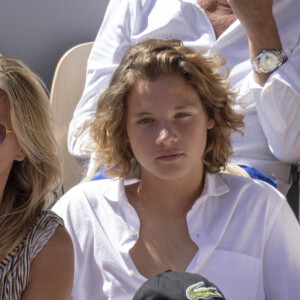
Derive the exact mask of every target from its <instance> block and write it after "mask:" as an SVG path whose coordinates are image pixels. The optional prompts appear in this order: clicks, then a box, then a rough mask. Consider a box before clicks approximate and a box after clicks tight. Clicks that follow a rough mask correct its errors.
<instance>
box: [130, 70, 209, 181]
mask: <svg viewBox="0 0 300 300" xmlns="http://www.w3.org/2000/svg"><path fill="white" fill-rule="evenodd" d="M127 99H128V102H127V103H128V104H127V105H128V114H127V120H126V129H127V134H128V140H129V143H130V145H131V148H132V151H133V153H134V156H135V158H136V159H137V161H138V162H139V164H140V168H141V174H142V177H143V176H144V175H145V174H147V173H148V174H151V175H152V176H155V177H158V178H161V179H164V180H176V179H181V178H184V177H187V178H188V176H198V175H200V174H201V175H202V171H203V163H202V160H201V158H202V155H203V152H204V150H205V146H206V137H207V130H208V129H211V128H212V127H213V126H214V120H212V119H208V117H207V115H206V113H205V111H204V109H203V106H202V104H201V102H200V99H199V97H198V94H197V92H196V91H195V89H194V88H193V87H192V86H191V85H189V84H187V83H186V81H185V80H184V79H183V78H182V77H181V76H179V75H170V76H166V77H162V78H160V79H157V80H155V81H143V80H140V81H138V82H137V83H136V85H135V86H134V87H133V89H132V90H131V92H130V93H129V95H128V98H127Z"/></svg>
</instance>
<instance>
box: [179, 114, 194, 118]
mask: <svg viewBox="0 0 300 300" xmlns="http://www.w3.org/2000/svg"><path fill="white" fill-rule="evenodd" d="M190 115H191V114H188V113H179V114H176V116H175V118H185V117H188V116H190Z"/></svg>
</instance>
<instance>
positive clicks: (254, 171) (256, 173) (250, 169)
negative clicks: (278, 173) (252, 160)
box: [239, 165, 277, 188]
mask: <svg viewBox="0 0 300 300" xmlns="http://www.w3.org/2000/svg"><path fill="white" fill-rule="evenodd" d="M239 166H240V167H241V168H243V169H244V170H245V171H246V172H247V173H248V174H249V175H250V177H251V178H254V179H260V180H263V181H265V182H267V183H269V184H271V185H272V186H274V187H276V188H277V180H276V179H274V178H271V177H269V176H268V175H266V174H265V173H263V172H261V171H259V170H258V169H256V168H254V167H249V166H244V165H239Z"/></svg>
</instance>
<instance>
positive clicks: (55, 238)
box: [22, 213, 74, 300]
mask: <svg viewBox="0 0 300 300" xmlns="http://www.w3.org/2000/svg"><path fill="white" fill-rule="evenodd" d="M53 214H54V213H53ZM73 273H74V250H73V243H72V240H71V237H70V235H69V233H68V232H67V230H66V229H65V228H64V227H63V226H60V225H59V226H57V227H56V229H55V231H54V233H53V234H52V235H51V237H50V239H49V240H47V242H46V244H45V245H44V247H43V248H42V250H41V251H40V252H39V253H38V255H36V257H35V258H34V259H33V261H32V262H31V265H30V275H29V285H28V287H27V289H26V290H25V292H24V293H23V295H22V299H24V300H25V299H38V298H39V296H38V295H41V294H42V295H43V299H67V298H70V296H71V290H72V283H73Z"/></svg>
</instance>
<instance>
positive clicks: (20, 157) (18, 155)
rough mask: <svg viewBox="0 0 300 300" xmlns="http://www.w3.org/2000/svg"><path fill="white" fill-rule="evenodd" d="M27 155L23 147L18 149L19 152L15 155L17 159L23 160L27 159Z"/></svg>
mask: <svg viewBox="0 0 300 300" xmlns="http://www.w3.org/2000/svg"><path fill="white" fill-rule="evenodd" d="M25 157H26V154H25V153H24V151H23V150H22V149H20V150H19V151H18V153H17V154H16V156H15V160H16V161H23V160H24V159H25Z"/></svg>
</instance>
